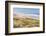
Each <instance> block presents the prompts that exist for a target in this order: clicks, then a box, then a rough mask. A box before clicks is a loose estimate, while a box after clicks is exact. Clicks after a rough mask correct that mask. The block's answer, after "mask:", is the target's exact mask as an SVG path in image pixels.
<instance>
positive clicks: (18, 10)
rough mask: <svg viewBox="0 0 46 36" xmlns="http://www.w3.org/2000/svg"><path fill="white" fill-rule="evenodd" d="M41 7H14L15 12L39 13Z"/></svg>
mask: <svg viewBox="0 0 46 36" xmlns="http://www.w3.org/2000/svg"><path fill="white" fill-rule="evenodd" d="M39 11H40V9H39V8H13V12H17V13H24V14H36V15H39V13H40V12H39Z"/></svg>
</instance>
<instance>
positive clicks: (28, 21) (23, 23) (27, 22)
mask: <svg viewBox="0 0 46 36" xmlns="http://www.w3.org/2000/svg"><path fill="white" fill-rule="evenodd" d="M13 21H14V22H13V24H14V28H22V27H24V28H25V27H27V28H28V27H39V23H40V20H37V19H32V18H25V19H24V18H21V19H20V18H16V17H14V18H13Z"/></svg>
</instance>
